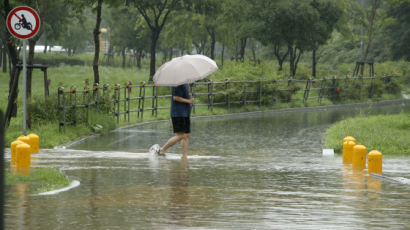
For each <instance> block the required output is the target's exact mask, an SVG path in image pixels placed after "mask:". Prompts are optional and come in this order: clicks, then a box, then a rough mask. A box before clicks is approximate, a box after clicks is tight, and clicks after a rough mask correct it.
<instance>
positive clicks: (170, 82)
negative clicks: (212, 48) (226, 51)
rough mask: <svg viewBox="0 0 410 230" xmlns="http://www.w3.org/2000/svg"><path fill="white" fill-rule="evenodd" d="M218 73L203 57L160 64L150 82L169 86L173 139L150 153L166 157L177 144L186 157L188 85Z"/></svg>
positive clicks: (188, 121) (197, 56) (188, 130)
mask: <svg viewBox="0 0 410 230" xmlns="http://www.w3.org/2000/svg"><path fill="white" fill-rule="evenodd" d="M217 69H218V66H217V65H216V63H215V61H213V60H212V59H210V58H208V57H206V56H204V55H185V56H182V57H177V58H173V59H172V60H171V61H169V62H167V63H165V64H163V65H162V66H161V67H160V68H159V69H158V70H157V72H156V73H155V75H154V77H153V80H154V83H155V85H156V86H172V97H171V119H172V126H173V128H174V133H175V134H176V135H175V136H174V137H171V138H170V139H169V140H168V141H167V142H166V143H165V145H164V146H162V147H160V146H159V145H158V144H155V145H153V146H152V147H151V148H150V150H149V151H150V152H152V153H156V154H158V155H165V151H166V150H167V149H168V148H169V147H171V146H173V145H175V144H176V143H178V142H180V141H181V142H182V154H183V156H186V154H187V150H188V144H189V134H190V132H191V128H190V127H191V122H190V115H191V105H192V104H193V103H194V98H191V97H190V96H189V87H188V83H192V82H195V81H197V80H201V79H203V78H205V77H206V76H208V75H210V74H211V73H213V72H215V71H216V70H217Z"/></svg>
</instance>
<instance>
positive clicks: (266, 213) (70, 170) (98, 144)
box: [5, 103, 410, 229]
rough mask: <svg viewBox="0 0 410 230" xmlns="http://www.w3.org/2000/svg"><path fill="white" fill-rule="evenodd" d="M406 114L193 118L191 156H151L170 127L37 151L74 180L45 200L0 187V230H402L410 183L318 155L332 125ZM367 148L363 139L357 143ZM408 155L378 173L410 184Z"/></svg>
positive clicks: (41, 160)
mask: <svg viewBox="0 0 410 230" xmlns="http://www.w3.org/2000/svg"><path fill="white" fill-rule="evenodd" d="M403 110H404V111H410V106H409V103H407V104H406V105H403V103H395V104H394V105H379V106H372V107H367V106H342V107H332V108H328V109H321V110H316V111H313V110H309V109H308V110H295V111H292V112H291V111H285V112H281V113H277V112H273V113H269V112H265V113H252V114H244V115H234V116H224V117H216V118H203V119H195V120H193V121H192V135H191V141H190V150H189V156H188V158H181V155H180V154H179V152H180V147H179V146H177V147H173V148H171V149H170V153H169V154H168V155H167V157H165V158H164V157H156V156H152V155H150V154H149V153H147V149H148V148H149V147H150V145H152V144H154V143H160V144H162V143H164V142H165V141H166V140H167V139H168V138H169V137H170V136H171V135H172V130H171V124H170V123H169V122H157V123H152V124H144V125H139V126H136V127H133V128H127V129H121V130H117V131H114V132H112V133H109V134H107V135H103V136H99V137H96V138H90V139H87V140H85V141H83V142H80V143H78V144H76V145H74V146H71V147H70V148H67V149H64V148H57V149H53V150H41V153H39V154H37V155H36V159H35V166H36V167H43V166H47V167H55V168H58V169H60V170H62V171H64V173H65V174H67V175H68V176H69V177H70V178H72V179H75V180H79V181H80V182H81V185H80V186H79V187H76V188H74V189H72V190H69V191H66V192H62V193H59V194H56V195H50V196H33V195H30V192H29V190H30V189H29V188H28V187H27V186H26V185H18V186H14V187H8V188H7V191H6V206H5V215H6V219H5V222H6V229H406V228H408V226H409V225H410V184H406V183H395V182H392V181H384V180H379V179H374V178H372V177H369V176H368V174H367V171H366V170H364V171H355V170H352V168H351V167H350V166H349V165H343V164H342V158H341V156H340V155H336V156H334V157H323V156H322V149H321V143H322V138H323V136H324V133H325V131H326V129H327V128H328V127H329V126H330V125H331V124H332V123H334V122H336V121H338V120H341V119H343V118H347V117H352V116H357V115H359V114H386V113H399V112H400V111H403ZM363 142H365V141H363ZM409 165H410V158H409V157H407V158H406V157H386V156H385V157H384V158H383V175H384V176H388V177H390V178H399V177H402V178H407V179H410V167H409Z"/></svg>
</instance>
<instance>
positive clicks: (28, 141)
mask: <svg viewBox="0 0 410 230" xmlns="http://www.w3.org/2000/svg"><path fill="white" fill-rule="evenodd" d="M17 140H19V141H22V142H24V143H26V144H28V145H30V138H29V137H28V136H19V137H18V138H17ZM31 151H32V150H31V145H30V152H31Z"/></svg>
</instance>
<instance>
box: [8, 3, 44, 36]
mask: <svg viewBox="0 0 410 230" xmlns="http://www.w3.org/2000/svg"><path fill="white" fill-rule="evenodd" d="M6 24H7V29H8V30H9V32H10V33H11V34H12V35H13V36H14V37H16V38H19V39H29V38H32V37H34V35H36V34H37V32H38V30H39V29H40V17H39V16H38V14H37V12H36V11H35V10H33V9H32V8H30V7H28V6H18V7H16V8H14V9H13V10H11V11H10V13H9V14H8V15H7V21H6Z"/></svg>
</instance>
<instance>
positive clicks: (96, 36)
mask: <svg viewBox="0 0 410 230" xmlns="http://www.w3.org/2000/svg"><path fill="white" fill-rule="evenodd" d="M102 1H103V0H98V3H97V19H96V22H95V28H94V47H95V48H94V61H93V71H94V83H100V75H99V73H98V58H99V56H100V39H99V35H100V24H101V8H102Z"/></svg>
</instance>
